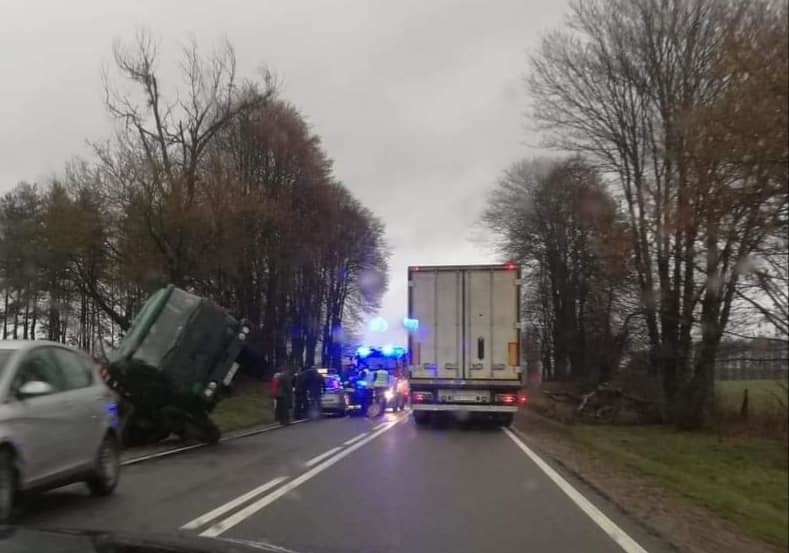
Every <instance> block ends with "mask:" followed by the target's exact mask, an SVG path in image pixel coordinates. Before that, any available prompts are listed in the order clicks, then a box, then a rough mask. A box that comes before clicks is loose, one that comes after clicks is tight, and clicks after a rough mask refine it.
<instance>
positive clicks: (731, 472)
mask: <svg viewBox="0 0 789 553" xmlns="http://www.w3.org/2000/svg"><path fill="white" fill-rule="evenodd" d="M569 432H570V434H571V436H572V437H573V439H574V440H576V441H578V442H580V443H582V444H583V445H584V446H586V447H587V448H589V449H590V450H594V451H596V452H598V453H601V454H603V455H605V457H606V458H607V459H609V460H610V461H611V462H612V463H614V464H616V465H619V466H621V467H623V468H626V469H629V470H632V471H634V472H636V473H638V474H641V475H643V476H646V477H649V478H652V479H654V480H656V481H658V482H659V483H660V484H661V485H662V486H664V487H666V488H668V489H670V490H673V491H674V492H676V493H678V494H680V495H682V496H684V497H686V498H688V499H689V500H691V501H693V502H695V503H697V504H699V505H701V506H703V507H706V508H708V509H710V510H711V511H713V512H715V513H717V514H718V515H720V516H721V517H722V518H724V519H726V520H729V521H731V522H732V523H734V524H736V525H737V526H739V527H740V528H742V529H743V531H745V532H746V533H748V534H750V535H751V536H753V537H756V538H759V539H763V540H765V541H768V542H770V543H773V544H776V545H779V546H782V547H786V546H787V545H789V538H787V533H788V532H789V527H788V526H789V522H787V521H788V520H789V518H788V517H789V479H788V478H787V474H788V473H789V455H788V454H787V447H786V443H785V442H781V441H775V440H761V439H756V438H750V437H745V436H739V437H736V438H727V439H725V440H724V441H720V440H719V439H718V437H717V436H715V435H713V434H708V433H700V432H699V433H689V432H677V431H675V430H672V429H670V428H666V427H662V426H646V427H643V426H642V427H623V426H620V427H612V426H592V425H575V426H572V427H570V428H569Z"/></svg>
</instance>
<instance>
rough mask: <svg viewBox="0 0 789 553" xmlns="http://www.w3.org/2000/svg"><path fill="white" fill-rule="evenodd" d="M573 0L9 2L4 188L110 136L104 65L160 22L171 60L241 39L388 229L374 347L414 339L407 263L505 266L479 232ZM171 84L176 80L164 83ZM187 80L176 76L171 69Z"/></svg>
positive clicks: (4, 12) (1, 133)
mask: <svg viewBox="0 0 789 553" xmlns="http://www.w3.org/2000/svg"><path fill="white" fill-rule="evenodd" d="M565 9H566V2H565V1H559V0H488V1H484V0H475V1H459V0H458V1H450V0H388V1H379V0H354V1H328V0H314V1H310V2H307V1H301V0H276V1H274V0H244V1H241V0H221V1H208V0H188V1H181V0H178V1H176V0H167V1H162V0H157V1H153V0H145V1H143V0H127V1H118V0H112V1H110V0H95V1H85V0H51V1H46V2H45V1H33V0H0V94H2V101H0V192H2V191H5V190H8V189H9V188H11V187H12V186H14V185H15V184H16V183H17V182H19V181H21V180H28V181H39V182H44V181H46V180H47V178H48V177H49V176H50V175H52V174H53V173H54V172H56V171H59V170H60V169H61V168H62V166H63V164H64V162H66V161H67V160H68V159H69V158H70V157H72V156H73V155H75V154H86V153H87V148H86V146H85V143H86V140H88V139H91V140H96V139H100V138H102V137H106V136H107V135H108V134H109V131H110V128H111V127H110V121H109V119H108V117H107V116H106V115H105V113H104V111H103V106H102V87H101V79H100V67H101V64H102V63H104V62H107V61H109V59H110V54H111V49H112V43H113V39H116V38H122V39H124V38H125V39H131V38H133V36H134V32H135V30H136V29H137V28H138V27H140V26H144V27H147V28H149V29H150V30H151V31H152V32H153V34H154V35H155V36H156V37H157V38H158V39H159V40H160V42H161V51H162V54H163V56H165V57H175V56H176V55H177V53H178V49H179V47H180V45H181V44H183V43H184V42H186V41H187V40H189V38H190V37H192V36H193V37H195V38H196V39H197V42H198V44H199V45H200V46H201V47H204V48H205V49H206V51H208V50H209V49H211V48H212V47H215V46H217V45H218V44H219V43H220V42H221V41H222V40H223V39H224V38H227V39H228V40H229V41H230V42H231V43H232V44H233V45H234V47H235V49H236V54H237V57H238V63H239V71H240V73H241V74H242V76H248V77H254V76H255V74H256V72H257V70H258V68H260V67H261V66H266V67H268V68H269V69H270V70H272V71H273V72H274V73H276V74H277V76H278V78H279V80H280V82H281V84H282V95H283V97H285V98H286V99H288V100H290V101H291V102H292V103H293V104H295V105H296V107H297V108H299V109H300V110H301V111H302V113H303V114H304V115H305V116H306V118H307V119H308V121H309V122H310V123H311V124H312V126H313V128H314V130H315V132H316V133H317V134H319V135H320V136H321V137H322V138H323V140H324V143H325V146H326V149H327V151H328V153H329V155H330V157H332V158H333V159H334V163H335V172H336V174H337V176H338V177H339V178H340V179H341V180H343V181H344V182H345V183H346V185H347V186H348V187H349V188H350V189H351V190H352V191H353V192H354V193H355V194H356V195H357V196H358V197H359V198H360V199H361V200H362V201H363V202H364V203H365V204H366V205H367V206H369V207H370V208H371V209H372V210H373V211H374V212H375V213H376V214H378V215H379V216H380V217H381V218H382V219H383V220H384V222H385V223H386V230H387V239H388V241H389V244H390V246H391V248H392V254H393V255H392V258H391V263H390V267H391V273H390V278H391V285H390V289H389V292H388V293H387V295H386V298H385V300H384V307H383V310H382V312H381V313H380V315H381V316H382V317H384V318H385V319H386V320H387V321H388V323H389V325H390V330H389V331H388V332H386V333H383V334H372V333H368V336H367V338H368V340H369V341H370V342H372V343H373V344H375V345H382V344H384V343H402V342H403V340H404V335H403V334H402V332H401V330H400V329H401V327H400V321H401V320H402V317H403V316H404V315H405V309H406V283H405V273H406V267H407V266H408V265H419V264H423V265H426V264H466V263H485V262H495V261H498V260H497V259H496V257H495V253H494V252H492V251H490V249H489V248H486V247H484V246H482V245H481V244H480V242H479V240H478V238H475V236H477V235H479V234H480V232H479V229H478V228H477V229H475V224H476V223H477V220H478V217H479V212H480V210H481V208H482V206H483V205H484V200H485V194H486V191H487V189H488V188H489V187H490V186H491V184H492V183H493V182H494V181H495V179H496V177H497V175H498V174H499V173H500V172H501V171H502V170H503V169H504V168H505V167H506V166H507V165H508V164H510V163H511V162H513V161H515V160H516V159H518V158H519V157H523V156H531V155H534V154H535V153H536V151H537V150H536V149H535V146H536V144H538V139H537V137H535V136H534V135H533V134H530V133H529V132H528V131H527V130H526V128H525V123H526V121H525V120H524V113H525V111H526V109H527V106H528V99H527V97H526V94H525V91H524V88H523V85H522V77H523V74H524V72H525V71H526V69H527V56H528V53H529V51H530V50H531V49H532V48H534V47H535V45H536V44H537V42H538V40H539V37H540V36H541V35H542V34H543V33H544V32H546V31H547V30H549V29H551V28H555V27H556V26H557V25H559V24H560V23H561V21H562V16H563V13H564V12H565ZM164 77H165V78H166V77H167V75H164ZM172 78H173V79H175V78H176V76H175V75H172Z"/></svg>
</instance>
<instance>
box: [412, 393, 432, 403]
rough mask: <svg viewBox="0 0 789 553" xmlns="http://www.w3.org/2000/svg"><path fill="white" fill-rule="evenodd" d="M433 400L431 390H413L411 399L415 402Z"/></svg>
mask: <svg viewBox="0 0 789 553" xmlns="http://www.w3.org/2000/svg"><path fill="white" fill-rule="evenodd" d="M432 400H433V394H432V393H430V392H412V393H411V401H413V402H414V403H425V402H427V401H432Z"/></svg>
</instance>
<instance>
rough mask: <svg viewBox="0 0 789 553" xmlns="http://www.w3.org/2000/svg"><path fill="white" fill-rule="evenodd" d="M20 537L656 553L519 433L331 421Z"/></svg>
mask: <svg viewBox="0 0 789 553" xmlns="http://www.w3.org/2000/svg"><path fill="white" fill-rule="evenodd" d="M18 523H19V524H20V525H29V526H36V527H53V528H87V529H103V530H119V531H125V532H133V533H143V534H151V535H153V534H172V533H174V532H184V533H189V534H197V535H202V536H211V537H217V538H220V539H232V540H245V541H252V542H266V543H269V544H275V545H277V546H281V547H283V548H286V549H284V550H291V551H297V552H304V553H310V552H314V553H324V552H325V553H335V552H336V553H340V552H342V553H356V552H382V553H385V552H389V551H407V552H414V553H418V552H431V553H438V552H445V551H446V552H460V553H464V552H469V553H472V552H473V553H477V552H487V551H490V552H499V551H500V552H509V551H512V552H526V551H529V552H537V553H542V552H588V553H603V552H616V551H627V552H628V553H642V552H643V551H648V552H649V553H663V552H664V551H665V549H664V548H663V546H662V545H661V544H660V543H658V542H657V541H656V540H655V539H654V538H653V537H651V536H649V535H648V534H647V533H646V532H644V531H643V530H642V529H641V528H640V527H637V526H635V525H634V524H632V523H631V522H630V521H629V520H628V519H627V517H626V516H624V515H623V514H622V513H619V512H618V511H617V510H616V509H615V508H614V507H612V506H611V505H609V504H607V502H606V501H605V500H603V499H602V498H600V497H598V496H596V495H595V494H594V493H593V492H592V491H591V490H588V489H586V488H585V487H584V486H583V484H581V483H580V482H577V481H574V480H573V479H572V478H571V477H569V476H568V475H563V474H562V473H561V471H559V470H556V467H554V468H551V465H550V464H548V463H545V460H543V459H541V458H540V457H539V456H537V455H536V454H535V453H534V452H533V451H531V450H530V449H529V448H528V429H526V431H525V432H523V433H522V434H521V433H518V432H512V431H503V430H501V429H497V428H484V427H480V428H470V429H469V428H458V427H456V426H455V425H451V424H449V425H438V426H435V427H427V428H418V427H416V426H415V425H414V423H413V421H412V420H410V418H409V417H408V416H407V415H403V414H399V415H394V414H387V415H386V416H385V418H383V419H381V420H375V421H371V420H367V419H349V418H346V419H335V420H330V419H327V420H321V421H317V422H309V423H304V424H298V425H293V426H291V427H289V428H284V429H280V430H275V431H271V432H266V433H263V434H259V435H255V436H250V437H246V438H241V439H237V440H233V441H228V442H224V443H222V444H220V445H218V446H215V447H206V448H200V449H194V450H191V451H186V452H183V453H179V454H176V455H172V456H166V457H161V458H158V459H155V460H151V461H147V462H143V463H138V464H134V465H130V466H127V467H124V469H123V473H122V476H121V483H120V485H119V487H118V489H117V491H116V493H115V494H114V495H113V496H111V497H107V498H92V497H90V496H88V494H87V493H86V492H85V491H84V489H83V488H82V487H81V486H78V485H75V486H70V487H67V488H63V489H61V490H56V491H53V492H49V493H46V494H43V495H41V496H37V497H33V498H31V499H30V500H29V501H28V504H27V505H26V507H25V508H24V510H23V512H22V513H21V514H20V516H19V520H18Z"/></svg>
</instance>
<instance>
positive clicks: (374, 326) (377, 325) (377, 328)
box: [369, 317, 389, 332]
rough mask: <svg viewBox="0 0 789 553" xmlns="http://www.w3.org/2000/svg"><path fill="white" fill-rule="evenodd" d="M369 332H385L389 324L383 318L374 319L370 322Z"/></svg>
mask: <svg viewBox="0 0 789 553" xmlns="http://www.w3.org/2000/svg"><path fill="white" fill-rule="evenodd" d="M369 326H370V332H386V331H387V330H388V329H389V323H387V322H386V319H384V318H383V317H376V318H374V319H373V320H371V321H370V325H369Z"/></svg>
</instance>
